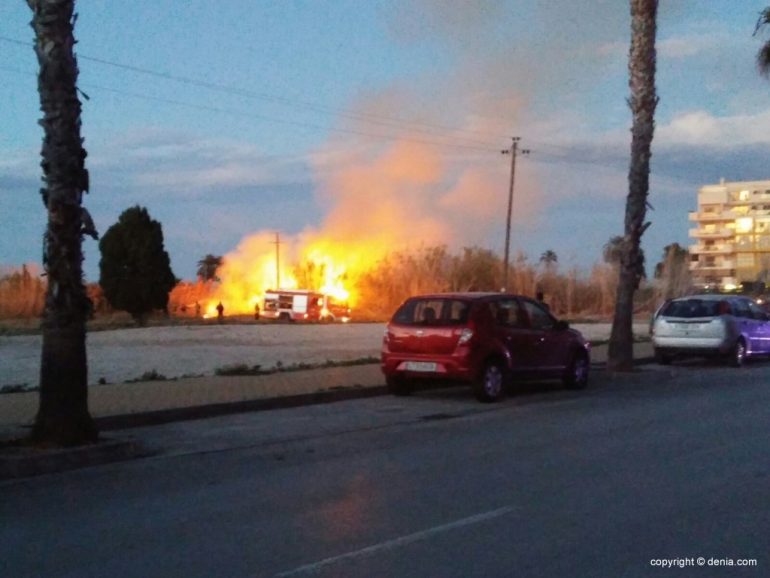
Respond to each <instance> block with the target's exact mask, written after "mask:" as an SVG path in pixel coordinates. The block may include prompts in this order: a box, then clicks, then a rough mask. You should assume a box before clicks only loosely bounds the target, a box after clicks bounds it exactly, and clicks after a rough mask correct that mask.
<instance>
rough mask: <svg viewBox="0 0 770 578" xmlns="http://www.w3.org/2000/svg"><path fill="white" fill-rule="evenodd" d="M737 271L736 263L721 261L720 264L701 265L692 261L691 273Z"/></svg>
mask: <svg viewBox="0 0 770 578" xmlns="http://www.w3.org/2000/svg"><path fill="white" fill-rule="evenodd" d="M732 269H735V261H720V262H718V263H700V262H699V261H690V271H703V272H716V271H730V270H732Z"/></svg>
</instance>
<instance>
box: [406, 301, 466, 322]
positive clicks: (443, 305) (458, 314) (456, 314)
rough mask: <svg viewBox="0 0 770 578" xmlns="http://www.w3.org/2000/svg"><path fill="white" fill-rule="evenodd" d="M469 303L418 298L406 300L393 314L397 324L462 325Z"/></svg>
mask: <svg viewBox="0 0 770 578" xmlns="http://www.w3.org/2000/svg"><path fill="white" fill-rule="evenodd" d="M470 308H471V304H470V303H469V302H467V301H463V300H461V299H446V298H418V299H409V300H408V301H406V302H405V303H404V304H403V305H402V306H401V307H400V308H399V309H398V311H396V313H395V314H394V315H393V323H396V324H398V325H464V324H465V323H467V322H468V313H469V311H470Z"/></svg>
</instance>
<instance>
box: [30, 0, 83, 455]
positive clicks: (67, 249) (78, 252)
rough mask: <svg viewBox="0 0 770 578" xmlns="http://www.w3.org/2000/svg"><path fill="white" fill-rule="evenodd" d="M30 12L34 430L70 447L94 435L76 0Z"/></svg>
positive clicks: (35, 1) (48, 0) (42, 4)
mask: <svg viewBox="0 0 770 578" xmlns="http://www.w3.org/2000/svg"><path fill="white" fill-rule="evenodd" d="M27 4H28V5H29V7H30V9H31V10H32V12H33V17H32V23H31V25H32V28H33V29H34V31H35V53H36V55H37V60H38V64H39V66H40V70H39V73H38V92H39V94H40V109H41V110H42V112H43V118H42V120H41V121H40V124H41V125H42V127H43V131H44V139H43V147H42V150H41V153H40V154H41V156H42V158H43V160H42V162H41V166H42V168H43V183H44V186H43V188H42V189H41V194H42V196H43V203H44V204H45V207H46V209H47V211H48V226H47V228H46V232H45V242H44V256H43V266H44V267H45V271H46V274H47V276H48V289H47V292H46V298H45V310H44V312H43V324H42V330H43V348H42V355H41V364H40V405H39V409H38V412H37V416H36V418H35V424H34V427H33V429H32V434H31V437H32V439H33V441H35V442H36V443H39V444H44V445H53V446H70V445H78V444H83V443H88V442H93V441H95V440H96V439H97V436H98V432H97V429H96V425H95V424H94V421H93V419H92V418H91V415H90V414H89V412H88V363H87V360H86V319H87V317H88V314H89V312H90V309H91V302H90V301H89V299H88V297H87V295H86V290H85V286H84V285H83V269H82V261H83V251H82V247H81V244H82V235H83V234H84V233H88V234H91V235H92V236H96V232H95V230H94V229H93V223H92V222H91V218H90V217H89V216H88V213H87V212H85V209H84V208H83V207H82V205H81V200H82V196H83V192H84V191H85V192H87V191H88V172H87V171H86V169H85V158H86V151H85V149H83V145H82V142H83V141H82V139H81V138H80V101H79V100H78V95H77V84H76V83H77V77H78V67H77V61H76V59H75V54H74V50H73V48H74V45H75V38H74V36H73V24H74V18H73V15H74V9H75V6H74V0H27Z"/></svg>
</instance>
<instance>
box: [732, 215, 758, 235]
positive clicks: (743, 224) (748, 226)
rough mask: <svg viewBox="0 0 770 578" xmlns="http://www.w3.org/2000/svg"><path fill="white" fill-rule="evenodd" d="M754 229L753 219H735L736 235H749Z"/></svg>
mask: <svg viewBox="0 0 770 578" xmlns="http://www.w3.org/2000/svg"><path fill="white" fill-rule="evenodd" d="M753 229H754V219H752V218H751V217H741V218H739V219H735V232H736V233H750V232H751V231H752V230H753Z"/></svg>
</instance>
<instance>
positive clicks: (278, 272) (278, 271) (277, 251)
mask: <svg viewBox="0 0 770 578" xmlns="http://www.w3.org/2000/svg"><path fill="white" fill-rule="evenodd" d="M273 245H275V288H276V289H280V288H281V250H280V247H281V234H280V233H276V234H275V241H273Z"/></svg>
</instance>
